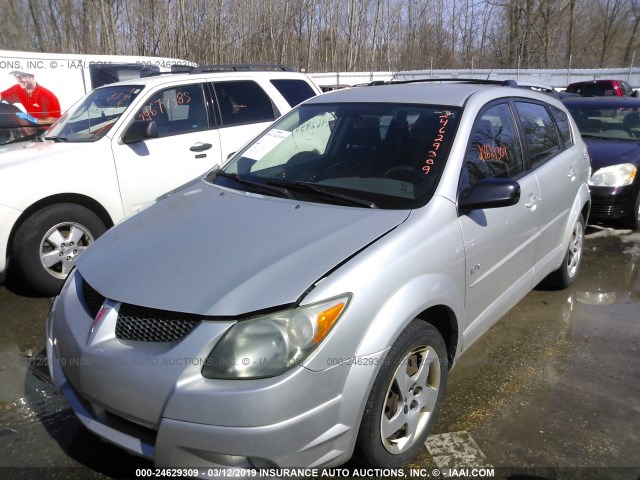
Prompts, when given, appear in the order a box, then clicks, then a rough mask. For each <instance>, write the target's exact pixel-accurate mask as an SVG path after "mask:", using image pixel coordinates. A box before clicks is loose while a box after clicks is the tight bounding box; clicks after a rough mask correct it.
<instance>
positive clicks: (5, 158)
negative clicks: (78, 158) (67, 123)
mask: <svg viewBox="0 0 640 480" xmlns="http://www.w3.org/2000/svg"><path fill="white" fill-rule="evenodd" d="M77 148H78V144H77V143H62V142H58V143H56V142H54V141H52V140H45V141H44V142H38V141H35V142H34V141H24V142H16V143H9V144H6V145H2V146H0V171H2V170H3V169H7V168H13V167H16V166H23V165H24V166H27V165H28V164H29V163H32V162H34V161H36V162H46V163H49V164H51V157H50V155H52V154H56V155H64V156H67V155H68V154H69V153H70V152H69V151H70V150H77ZM67 159H68V158H67Z"/></svg>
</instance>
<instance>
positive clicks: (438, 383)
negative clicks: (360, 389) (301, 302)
mask: <svg viewBox="0 0 640 480" xmlns="http://www.w3.org/2000/svg"><path fill="white" fill-rule="evenodd" d="M385 360H386V361H385V363H384V365H383V366H382V367H381V368H380V371H379V372H378V375H377V376H376V380H375V382H374V384H373V388H372V389H371V392H370V394H369V399H368V401H367V405H366V407H365V411H364V414H363V417H362V423H361V425H360V431H359V432H358V439H357V443H356V451H355V452H354V459H355V460H356V461H358V462H361V463H364V464H366V465H370V466H373V467H381V468H384V467H399V466H403V465H405V464H406V463H407V462H408V461H410V460H411V459H412V458H413V457H415V456H416V455H417V453H418V451H419V450H420V449H421V448H422V447H423V445H424V442H425V440H426V438H427V436H428V435H429V432H430V431H431V430H432V428H433V426H434V424H435V422H436V419H437V417H438V412H439V410H440V405H441V403H442V398H443V396H444V391H445V387H446V384H447V372H448V367H447V349H446V347H445V343H444V340H443V339H442V336H441V335H440V332H438V330H437V329H436V328H435V327H433V326H432V325H430V324H428V323H425V322H424V321H422V320H418V319H416V320H414V321H413V322H411V323H410V324H409V326H408V327H407V328H406V329H405V330H404V331H403V332H402V333H401V334H400V336H399V337H398V339H397V340H396V341H395V343H394V344H393V346H392V347H391V350H389V353H388V354H387V357H386V359H385Z"/></svg>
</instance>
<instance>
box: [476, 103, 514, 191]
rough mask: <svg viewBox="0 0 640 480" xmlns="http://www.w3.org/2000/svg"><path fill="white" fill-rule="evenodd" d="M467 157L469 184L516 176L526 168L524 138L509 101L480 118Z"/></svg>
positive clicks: (492, 108)
mask: <svg viewBox="0 0 640 480" xmlns="http://www.w3.org/2000/svg"><path fill="white" fill-rule="evenodd" d="M465 160H466V162H465V164H466V171H465V173H466V174H467V176H468V181H467V182H465V183H468V185H473V184H474V183H476V182H477V181H478V180H480V179H482V178H491V177H500V178H513V177H515V176H517V175H519V174H521V173H522V172H523V171H524V164H523V160H522V149H521V147H520V139H519V138H518V134H517V131H516V128H515V124H514V121H513V116H512V114H511V109H510V108H509V105H508V104H506V103H502V104H499V105H496V106H494V107H491V108H489V109H488V110H486V111H485V112H484V113H483V114H481V115H480V116H479V117H478V118H477V119H476V122H475V124H474V126H473V130H472V132H471V138H470V140H469V146H468V147H467V153H466V155H465Z"/></svg>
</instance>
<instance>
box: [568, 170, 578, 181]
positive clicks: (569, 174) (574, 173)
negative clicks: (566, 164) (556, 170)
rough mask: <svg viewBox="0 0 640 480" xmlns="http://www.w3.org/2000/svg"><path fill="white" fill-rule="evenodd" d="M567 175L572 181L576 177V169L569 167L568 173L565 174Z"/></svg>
mask: <svg viewBox="0 0 640 480" xmlns="http://www.w3.org/2000/svg"><path fill="white" fill-rule="evenodd" d="M567 177H569V178H570V179H571V181H572V182H573V181H574V180H575V179H576V169H575V168H573V167H571V168H570V169H569V173H568V174H567Z"/></svg>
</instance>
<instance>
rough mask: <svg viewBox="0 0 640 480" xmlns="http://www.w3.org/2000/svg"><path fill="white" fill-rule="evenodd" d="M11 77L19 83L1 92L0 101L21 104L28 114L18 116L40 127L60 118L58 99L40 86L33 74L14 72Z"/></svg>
mask: <svg viewBox="0 0 640 480" xmlns="http://www.w3.org/2000/svg"><path fill="white" fill-rule="evenodd" d="M11 75H13V76H14V77H15V79H16V82H18V83H17V84H16V85H14V86H13V87H11V88H8V89H7V90H5V91H4V92H0V100H6V101H7V102H9V103H21V104H22V105H23V106H24V108H25V110H26V111H27V113H26V114H18V116H20V117H21V118H24V119H25V120H29V121H30V122H32V123H36V124H38V125H50V124H51V123H53V122H55V121H56V120H57V119H58V118H60V115H61V111H60V102H59V101H58V97H56V96H55V95H54V94H53V92H51V91H50V90H47V89H46V88H44V87H41V86H40V85H38V84H37V83H36V80H35V78H34V76H33V74H32V73H27V72H21V71H18V70H14V71H13V72H11Z"/></svg>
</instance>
